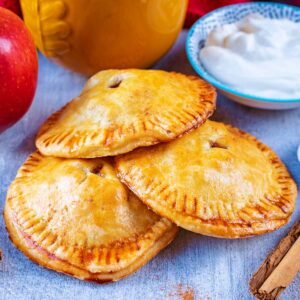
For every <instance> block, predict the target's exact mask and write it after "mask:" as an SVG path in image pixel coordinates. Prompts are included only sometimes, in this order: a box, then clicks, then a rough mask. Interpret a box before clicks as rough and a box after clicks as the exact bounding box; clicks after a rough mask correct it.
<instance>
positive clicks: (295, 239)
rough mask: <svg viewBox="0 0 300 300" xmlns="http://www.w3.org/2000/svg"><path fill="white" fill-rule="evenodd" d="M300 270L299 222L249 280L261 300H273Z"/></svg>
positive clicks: (254, 293)
mask: <svg viewBox="0 0 300 300" xmlns="http://www.w3.org/2000/svg"><path fill="white" fill-rule="evenodd" d="M299 270H300V220H299V221H298V222H297V223H296V224H295V225H294V226H293V227H292V229H291V230H290V232H289V233H288V235H287V236H285V237H284V238H283V239H282V240H281V241H280V242H279V244H278V245H277V247H276V248H275V249H274V250H273V251H272V252H271V253H270V254H269V256H268V257H267V258H266V260H265V261H264V262H263V263H262V265H261V266H260V267H259V269H258V270H257V271H256V272H255V274H254V275H253V277H252V278H251V280H250V291H251V292H252V294H253V295H254V296H255V297H256V298H258V299H261V300H275V299H277V298H278V296H279V295H280V293H281V292H282V291H283V290H284V289H285V288H286V287H287V286H288V285H289V284H290V282H291V281H292V280H293V278H294V277H295V275H296V274H297V272H298V271H299Z"/></svg>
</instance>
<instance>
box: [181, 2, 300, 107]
mask: <svg viewBox="0 0 300 300" xmlns="http://www.w3.org/2000/svg"><path fill="white" fill-rule="evenodd" d="M257 6H258V7H260V8H265V7H273V8H274V7H276V8H279V9H281V10H283V9H288V10H289V11H294V12H297V20H296V21H297V22H299V23H300V7H296V6H293V5H287V4H283V3H275V2H249V3H241V4H232V5H228V6H224V7H221V8H218V9H215V10H213V11H212V12H210V13H208V14H206V15H205V16H203V17H201V18H200V19H199V20H198V21H196V22H195V23H194V25H193V26H192V27H191V29H190V30H189V32H188V35H187V39H186V53H187V57H188V60H189V62H190V63H191V65H192V67H193V69H194V70H195V71H196V72H197V73H198V75H200V76H201V77H202V78H203V79H205V80H206V81H208V82H209V83H211V84H212V85H213V86H215V87H216V88H218V89H220V90H223V91H225V92H228V93H231V94H234V95H236V96H239V97H244V98H248V99H250V100H255V101H262V102H272V103H296V102H300V98H292V99H272V98H265V97H258V96H253V95H250V94H247V93H242V92H239V91H237V90H235V89H232V88H230V87H228V86H227V85H225V84H223V83H221V82H220V81H218V80H217V79H215V78H214V77H213V76H212V75H210V74H209V73H208V72H207V71H206V70H205V69H204V67H203V66H202V65H201V62H200V61H199V59H198V54H199V48H200V47H201V45H200V43H202V45H204V40H200V41H199V42H198V45H197V48H198V49H197V51H196V53H193V52H192V51H193V47H194V45H193V39H194V37H195V34H197V33H196V31H197V29H199V28H200V27H201V26H202V25H203V23H204V22H207V21H208V20H209V19H210V18H212V17H213V16H214V15H215V14H217V13H221V12H223V11H224V12H225V11H227V10H228V9H233V8H235V9H244V8H245V9H246V8H251V7H252V8H254V7H257ZM298 14H299V16H298ZM298 17H299V19H298ZM236 21H237V20H236Z"/></svg>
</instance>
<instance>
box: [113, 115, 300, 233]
mask: <svg viewBox="0 0 300 300" xmlns="http://www.w3.org/2000/svg"><path fill="white" fill-rule="evenodd" d="M116 169H117V171H118V175H119V177H120V178H121V180H122V181H123V182H124V183H125V184H126V185H127V186H128V187H129V188H130V189H131V190H132V191H133V192H134V193H135V194H136V195H137V196H138V197H139V198H140V199H141V200H142V201H143V202H144V203H146V204H147V206H149V207H150V208H152V209H153V211H155V212H156V213H158V214H160V215H161V216H164V217H167V218H169V219H170V220H172V221H173V222H175V223H176V224H177V225H179V226H181V227H183V228H186V229H188V230H191V231H194V232H197V233H201V234H205V235H211V236H216V237H227V238H237V237H247V236H252V235H257V234H262V233H266V232H269V231H272V230H275V229H277V228H279V227H280V226H282V225H284V224H285V223H287V221H288V219H289V217H290V215H291V214H292V212H293V210H294V206H295V199H296V194H297V189H296V185H295V183H294V181H293V180H292V178H291V177H290V175H289V173H288V171H287V169H286V167H285V166H284V164H283V163H282V162H281V161H280V159H279V158H278V157H277V156H276V154H275V153H274V152H273V151H272V150H271V149H270V148H269V147H267V146H266V145H263V144H262V143H261V142H259V141H258V140H257V139H256V138H254V137H253V136H251V135H250V134H247V133H245V132H242V131H240V130H239V129H237V128H233V127H231V126H228V125H224V124H222V123H217V122H213V121H207V122H206V123H205V124H204V125H203V126H201V127H200V128H198V129H196V130H194V131H192V132H191V133H189V134H187V135H185V136H183V137H182V138H180V139H178V140H176V141H173V142H170V143H165V144H160V145H157V146H155V147H150V148H147V149H146V148H141V149H137V150H135V151H133V152H131V153H128V154H125V155H122V156H120V157H117V158H116Z"/></svg>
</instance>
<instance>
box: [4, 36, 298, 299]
mask: <svg viewBox="0 0 300 300" xmlns="http://www.w3.org/2000/svg"><path fill="white" fill-rule="evenodd" d="M185 37H186V33H185V32H184V33H182V34H181V36H180V38H179V39H178V41H177V43H176V45H175V46H174V47H173V49H172V50H171V51H170V52H169V54H168V55H167V56H166V57H165V58H164V59H163V60H161V61H160V62H159V63H158V64H157V65H156V66H155V68H160V69H165V70H175V71H180V72H183V73H187V74H193V73H194V72H193V70H192V68H191V67H190V65H189V63H188V61H187V59H186V56H185V49H184V42H185ZM39 63H40V68H39V82H38V90H37V93H36V97H35V100H34V103H33V105H32V106H31V109H30V111H29V112H28V113H27V114H26V116H25V117H24V118H23V119H22V121H20V122H19V123H18V124H16V125H15V126H14V127H12V128H10V129H9V130H7V131H6V132H4V133H3V134H2V135H0V205H1V211H2V210H3V207H4V202H5V196H6V190H7V188H8V186H9V184H10V182H11V181H12V180H13V179H14V177H15V175H16V172H17V169H18V168H19V167H20V166H21V164H22V163H23V161H24V160H25V159H26V157H27V156H28V154H29V153H31V152H32V151H33V150H34V136H35V134H36V132H37V129H38V128H39V126H40V125H41V124H42V122H43V121H44V120H45V119H46V117H47V116H48V115H49V114H50V113H52V112H54V111H55V110H57V109H58V108H59V107H61V106H62V105H63V104H64V103H66V102H67V101H68V100H70V99H71V98H72V97H74V96H76V95H78V94H79V92H80V90H81V88H82V87H83V85H84V83H85V81H86V78H84V77H81V76H79V75H76V74H74V73H72V72H70V71H67V70H65V69H63V68H61V67H59V66H57V65H55V64H53V63H51V62H49V61H48V60H46V59H45V58H44V57H42V56H40V58H39ZM0 84H1V83H0ZM213 119H215V120H219V121H224V122H226V123H231V124H233V125H235V126H238V127H240V128H241V129H243V130H246V131H249V132H250V133H252V134H254V135H256V136H257V137H258V138H259V139H261V140H262V141H263V142H265V143H266V144H268V145H270V146H271V147H272V148H273V149H274V150H275V151H276V152H277V153H278V154H279V156H280V157H281V158H282V160H283V161H284V162H285V163H286V164H287V166H288V168H289V170H290V172H291V173H292V175H293V177H294V178H295V180H296V182H297V183H298V184H299V183H300V172H299V171H300V164H299V162H298V161H297V155H296V152H297V146H298V144H299V143H300V109H294V110H290V111H263V110H257V109H252V108H247V107H244V106H241V105H239V104H236V103H234V102H231V101H229V100H227V99H225V98H224V97H221V96H219V98H218V107H217V111H216V113H215V114H214V116H213ZM299 212H300V211H299V205H297V209H296V211H295V213H294V214H293V216H292V219H291V221H290V223H289V224H288V225H287V226H285V227H284V228H282V229H280V230H278V231H276V232H273V233H270V234H267V235H264V236H259V237H255V238H249V239H241V240H225V239H216V238H211V237H205V236H201V235H197V234H194V233H191V232H187V231H184V230H181V231H180V233H179V235H178V237H177V238H176V240H175V241H174V242H173V243H172V244H171V245H170V246H169V247H168V248H167V249H165V250H164V251H162V252H161V253H160V254H159V255H158V256H157V257H155V258H154V259H153V260H152V261H151V262H150V263H148V264H147V265H146V266H145V267H143V268H142V269H140V270H139V271H137V272H136V273H135V274H134V275H132V276H130V277H128V278H126V279H123V280H121V281H119V282H117V283H110V284H105V285H97V284H94V283H87V282H82V281H79V280H76V279H73V278H71V277H68V276H65V275H61V274H58V273H56V272H52V271H49V270H46V269H43V268H41V267H39V266H38V265H36V264H34V263H32V262H31V261H29V260H28V259H27V258H26V257H25V256H24V255H23V254H22V253H20V252H19V251H18V250H17V249H15V248H14V247H13V245H12V244H11V242H10V241H9V239H8V236H7V233H6V230H5V226H4V223H3V218H1V221H0V248H1V249H2V251H3V261H2V262H1V263H0V299H12V300H17V299H47V300H48V299H56V300H58V299H72V300H75V299H112V300H114V299H126V300H128V299H137V300H139V299H143V300H147V299H151V300H152V299H153V300H156V299H184V300H191V299H193V297H192V296H193V295H194V299H199V300H219V299H222V300H248V299H253V297H251V295H250V294H249V291H248V281H249V279H250V277H251V274H252V273H253V272H254V271H255V270H256V269H257V267H258V266H259V265H260V263H261V262H262V261H263V260H264V258H265V257H266V255H267V254H268V253H269V251H270V250H271V249H272V248H273V247H274V246H275V245H276V244H277V242H278V241H279V240H280V239H281V237H283V236H284V235H285V234H286V233H287V232H288V230H289V228H290V227H291V225H292V223H293V222H294V221H295V220H296V219H298V218H299ZM281 299H285V300H289V299H293V300H297V299H300V277H296V279H295V280H294V282H293V283H292V284H291V285H290V286H289V287H288V289H287V290H286V291H285V292H284V293H283V294H282V296H281Z"/></svg>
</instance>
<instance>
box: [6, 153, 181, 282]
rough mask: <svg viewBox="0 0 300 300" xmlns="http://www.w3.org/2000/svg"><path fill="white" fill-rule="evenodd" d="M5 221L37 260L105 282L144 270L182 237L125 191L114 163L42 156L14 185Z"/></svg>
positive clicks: (30, 161)
mask: <svg viewBox="0 0 300 300" xmlns="http://www.w3.org/2000/svg"><path fill="white" fill-rule="evenodd" d="M4 218H5V222H6V226H7V229H8V231H9V234H10V237H11V239H12V241H13V242H14V243H15V245H16V246H17V247H18V248H19V249H20V250H21V251H22V252H24V253H25V254H26V255H27V256H28V257H29V258H31V259H32V260H33V261H36V262H37V263H39V264H40V265H42V266H45V267H47V268H50V269H53V270H56V271H58V272H63V273H66V274H69V275H72V276H75V277H77V278H80V279H86V280H93V281H98V282H105V281H112V280H118V279H120V278H122V277H124V276H127V275H129V274H131V273H132V272H134V271H135V270H137V269H138V268H140V267H142V266H143V265H144V264H145V263H146V262H147V261H149V260H150V259H151V258H152V257H154V256H155V255H156V254H157V253H158V252H159V251H160V250H161V249H162V248H164V247H165V246H167V245H168V244H169V243H170V242H171V241H172V240H173V238H174V236H175V234H176V231H177V227H176V225H173V224H172V223H171V222H170V221H168V220H167V219H165V218H161V217H159V216H157V215H155V214H154V213H153V212H151V211H150V210H148V209H147V207H146V206H145V205H144V204H143V203H142V202H141V201H140V200H139V199H138V198H137V197H136V196H135V195H134V194H132V193H131V192H130V191H129V190H128V189H127V188H126V187H125V186H123V185H122V183H121V182H120V181H119V180H118V178H117V177H116V174H115V171H114V169H113V168H112V166H111V165H110V164H109V163H108V162H107V161H105V160H102V159H94V160H80V159H70V160H65V159H61V158H53V157H43V156H41V155H40V154H39V153H38V152H35V153H33V154H32V155H31V156H30V157H29V158H28V160H27V161H26V162H25V163H24V165H23V166H22V167H21V169H20V170H19V172H18V174H17V177H16V179H15V181H14V182H13V183H12V185H11V186H10V188H9V191H8V194H7V201H6V206H5V211H4Z"/></svg>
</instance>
